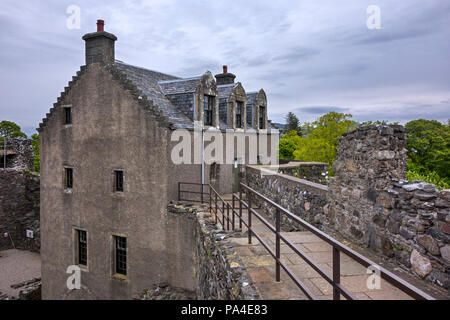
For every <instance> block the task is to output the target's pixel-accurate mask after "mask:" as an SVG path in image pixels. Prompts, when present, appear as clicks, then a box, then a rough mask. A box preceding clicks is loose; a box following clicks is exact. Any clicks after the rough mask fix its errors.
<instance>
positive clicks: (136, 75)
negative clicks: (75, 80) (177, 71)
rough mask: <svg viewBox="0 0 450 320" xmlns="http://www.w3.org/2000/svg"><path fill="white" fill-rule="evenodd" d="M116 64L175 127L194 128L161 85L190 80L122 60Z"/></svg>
mask: <svg viewBox="0 0 450 320" xmlns="http://www.w3.org/2000/svg"><path fill="white" fill-rule="evenodd" d="M114 65H115V66H116V67H117V68H118V69H119V70H120V71H121V72H122V73H123V74H125V76H126V77H127V79H129V80H130V81H132V83H133V84H134V85H135V86H136V87H137V88H138V89H139V90H141V91H142V93H143V94H144V95H146V96H147V97H148V99H149V100H152V101H153V104H154V105H155V106H157V107H158V109H159V110H160V111H162V112H163V114H164V115H166V116H168V117H169V119H170V122H171V123H173V126H174V127H175V128H193V126H194V124H193V122H192V120H190V119H189V118H188V117H187V116H186V115H185V114H184V113H183V112H181V111H180V110H178V109H177V108H176V107H175V106H174V105H173V104H172V103H171V102H170V101H169V99H167V98H166V96H165V92H164V90H163V89H162V88H161V86H160V85H159V82H160V81H162V82H163V83H164V82H166V81H169V82H168V83H174V82H179V83H183V82H186V81H187V82H189V80H186V79H181V78H179V77H176V76H172V75H169V74H165V73H161V72H156V71H152V70H148V69H144V68H140V67H136V66H132V65H129V64H126V63H123V62H122V61H117V60H116V62H115V63H114Z"/></svg>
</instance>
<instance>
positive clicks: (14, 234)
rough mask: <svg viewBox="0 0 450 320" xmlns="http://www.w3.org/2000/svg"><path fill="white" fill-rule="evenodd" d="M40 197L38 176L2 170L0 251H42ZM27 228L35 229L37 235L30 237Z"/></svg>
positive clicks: (12, 170) (0, 175)
mask: <svg viewBox="0 0 450 320" xmlns="http://www.w3.org/2000/svg"><path fill="white" fill-rule="evenodd" d="M39 197H40V185H39V176H38V175H34V174H29V173H24V172H21V171H17V170H14V169H1V170H0V250H6V249H11V248H14V247H15V248H17V249H26V250H32V251H39V250H40V212H39V202H40V199H39ZM26 230H31V231H33V238H27V236H26ZM5 234H7V235H8V236H7V237H5Z"/></svg>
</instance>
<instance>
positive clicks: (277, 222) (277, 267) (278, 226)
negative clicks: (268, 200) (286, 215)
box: [275, 209, 281, 282]
mask: <svg viewBox="0 0 450 320" xmlns="http://www.w3.org/2000/svg"><path fill="white" fill-rule="evenodd" d="M280 218H281V217H280V210H278V209H277V211H276V213H275V228H276V232H277V233H276V237H275V255H276V257H277V261H276V264H275V278H276V281H277V282H280V253H281V250H280V231H281V222H280Z"/></svg>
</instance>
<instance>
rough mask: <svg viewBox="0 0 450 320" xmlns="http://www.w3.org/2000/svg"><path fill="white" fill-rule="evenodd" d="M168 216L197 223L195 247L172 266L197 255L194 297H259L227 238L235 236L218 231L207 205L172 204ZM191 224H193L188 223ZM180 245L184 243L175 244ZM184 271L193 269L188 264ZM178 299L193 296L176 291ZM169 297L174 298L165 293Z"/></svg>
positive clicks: (186, 251) (240, 298) (207, 298)
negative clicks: (192, 255)
mask: <svg viewBox="0 0 450 320" xmlns="http://www.w3.org/2000/svg"><path fill="white" fill-rule="evenodd" d="M168 214H169V215H174V216H178V217H180V218H181V219H182V221H184V222H185V223H184V225H189V224H191V222H194V225H195V229H194V232H193V233H192V234H190V235H189V236H190V237H192V240H193V243H194V244H195V248H192V250H191V251H188V250H184V251H183V252H180V254H179V256H178V257H175V259H176V260H173V261H172V262H173V263H177V262H179V259H183V260H184V259H185V258H183V257H181V255H190V254H192V253H194V255H195V265H194V267H195V279H196V281H197V283H196V290H195V298H196V299H200V300H223V299H226V300H254V299H259V298H260V296H259V294H258V292H257V290H256V288H255V287H254V285H253V283H252V280H251V278H250V276H249V275H248V273H247V271H246V269H245V267H244V264H243V263H242V261H241V260H240V259H239V257H238V256H237V255H236V252H235V250H234V249H233V246H232V244H231V242H230V241H229V240H228V238H230V237H232V236H234V234H233V233H230V232H225V231H223V230H221V229H220V228H217V226H216V224H215V221H214V220H213V218H212V217H211V214H210V213H209V209H208V208H207V206H206V205H193V204H190V203H186V202H172V203H170V204H169V205H168ZM189 221H191V222H189ZM172 245H173V246H179V245H181V244H173V243H172ZM182 267H183V268H190V266H188V265H184V266H182ZM173 291H174V292H175V298H177V297H179V296H184V297H187V298H193V295H192V293H189V292H186V291H182V290H180V289H175V290H173ZM162 292H164V291H162ZM164 295H165V296H166V298H169V299H170V297H172V295H167V291H166V292H165V293H164Z"/></svg>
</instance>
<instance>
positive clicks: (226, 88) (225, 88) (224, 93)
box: [217, 83, 236, 99]
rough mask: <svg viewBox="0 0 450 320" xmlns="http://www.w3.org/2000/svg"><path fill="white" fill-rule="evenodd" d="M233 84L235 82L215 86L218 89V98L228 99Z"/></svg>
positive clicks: (234, 84)
mask: <svg viewBox="0 0 450 320" xmlns="http://www.w3.org/2000/svg"><path fill="white" fill-rule="evenodd" d="M235 86H236V83H232V84H223V85H220V86H217V89H218V90H219V99H228V98H229V97H230V96H231V93H232V92H233V88H234V87H235Z"/></svg>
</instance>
